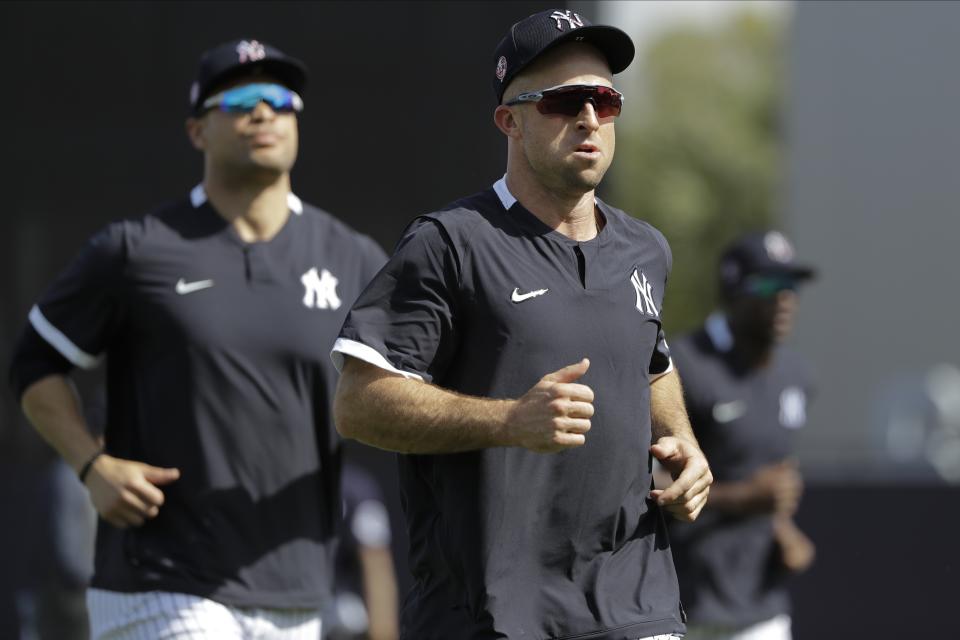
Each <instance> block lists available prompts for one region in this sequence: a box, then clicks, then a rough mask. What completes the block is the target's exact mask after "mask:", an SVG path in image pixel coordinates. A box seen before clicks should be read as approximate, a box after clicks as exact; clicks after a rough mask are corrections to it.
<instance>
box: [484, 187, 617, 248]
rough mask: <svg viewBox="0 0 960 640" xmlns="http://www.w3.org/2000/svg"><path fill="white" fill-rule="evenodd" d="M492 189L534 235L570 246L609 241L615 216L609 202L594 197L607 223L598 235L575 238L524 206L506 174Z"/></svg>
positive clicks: (502, 203) (505, 206)
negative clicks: (584, 238)
mask: <svg viewBox="0 0 960 640" xmlns="http://www.w3.org/2000/svg"><path fill="white" fill-rule="evenodd" d="M492 189H493V191H494V193H496V195H497V199H498V200H499V201H500V205H501V206H502V207H503V209H504V211H506V212H507V213H510V214H511V215H513V216H514V219H515V220H516V222H517V223H518V224H520V225H521V226H523V227H525V228H526V229H527V231H530V232H531V233H533V234H534V235H537V236H541V237H546V238H549V239H552V240H554V241H557V242H560V243H562V244H564V245H566V246H568V247H578V246H582V247H592V246H601V247H602V246H604V245H605V244H606V243H607V239H608V238H609V237H610V233H611V232H609V231H608V229H610V227H611V223H612V222H613V219H614V216H613V215H612V214H611V213H610V211H609V208H608V207H607V204H606V203H605V202H603V201H602V200H600V198H596V197H595V198H594V204H595V205H596V207H597V208H598V209H599V210H600V214H601V215H602V216H603V217H604V219H605V221H606V224H604V225H603V228H601V229H599V230H598V231H597V235H595V236H594V237H593V238H590V239H589V240H575V239H573V238H570V237H568V236H565V235H563V234H562V233H560V232H559V231H557V230H556V229H554V228H553V227H551V226H550V225H548V224H546V223H544V222H543V220H541V219H540V218H538V217H537V216H535V215H534V214H533V213H532V212H531V211H530V210H529V209H527V208H526V207H525V206H523V203H522V202H520V201H519V200H517V199H516V197H514V195H513V194H512V193H510V188H509V187H507V176H506V175H504V176H503V177H502V178H500V179H499V180H497V181H496V182H495V183H493V186H492Z"/></svg>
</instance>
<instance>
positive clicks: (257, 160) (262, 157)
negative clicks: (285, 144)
mask: <svg viewBox="0 0 960 640" xmlns="http://www.w3.org/2000/svg"><path fill="white" fill-rule="evenodd" d="M295 161H296V154H294V153H290V152H286V151H282V150H278V149H272V148H261V149H254V150H253V151H252V152H251V153H250V157H249V162H250V165H251V166H252V167H254V168H257V169H262V170H265V171H273V172H276V173H286V172H288V171H290V170H291V169H292V168H293V164H294V162H295Z"/></svg>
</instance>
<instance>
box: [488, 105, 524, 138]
mask: <svg viewBox="0 0 960 640" xmlns="http://www.w3.org/2000/svg"><path fill="white" fill-rule="evenodd" d="M493 123H494V124H495V125H497V129H500V131H502V132H503V135H505V136H507V137H508V138H519V137H520V121H519V119H518V118H517V114H515V113H514V111H513V109H511V108H510V107H507V106H505V105H502V104H501V105H500V106H498V107H497V108H496V110H495V111H494V112H493Z"/></svg>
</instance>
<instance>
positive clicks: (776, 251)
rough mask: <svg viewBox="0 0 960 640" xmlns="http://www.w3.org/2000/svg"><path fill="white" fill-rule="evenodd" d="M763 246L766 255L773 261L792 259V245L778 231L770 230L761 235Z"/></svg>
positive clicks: (788, 260)
mask: <svg viewBox="0 0 960 640" xmlns="http://www.w3.org/2000/svg"><path fill="white" fill-rule="evenodd" d="M763 248H764V249H766V251H767V256H768V257H769V258H770V259H771V260H773V261H775V262H790V261H791V260H793V255H794V253H793V247H792V246H791V245H790V241H789V240H787V239H786V237H785V236H784V235H783V234H782V233H780V232H779V231H771V232H769V233H767V235H765V236H764V237H763Z"/></svg>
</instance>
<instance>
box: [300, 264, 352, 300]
mask: <svg viewBox="0 0 960 640" xmlns="http://www.w3.org/2000/svg"><path fill="white" fill-rule="evenodd" d="M300 282H302V283H303V288H304V293H303V306H305V307H306V308H308V309H339V308H340V305H341V304H342V303H341V301H340V296H338V295H337V284H338V283H339V282H340V281H339V280H337V278H336V276H334V275H333V274H332V273H330V272H329V271H327V270H326V269H323V270H322V271H320V272H319V273H317V268H316V267H313V268H312V269H310V271H307V272H306V273H305V274H303V275H302V276H300Z"/></svg>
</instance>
